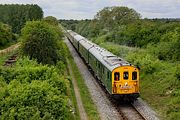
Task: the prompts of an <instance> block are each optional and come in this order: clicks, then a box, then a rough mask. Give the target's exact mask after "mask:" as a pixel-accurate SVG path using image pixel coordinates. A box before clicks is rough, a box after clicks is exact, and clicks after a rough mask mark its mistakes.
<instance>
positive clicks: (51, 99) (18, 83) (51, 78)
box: [0, 57, 72, 120]
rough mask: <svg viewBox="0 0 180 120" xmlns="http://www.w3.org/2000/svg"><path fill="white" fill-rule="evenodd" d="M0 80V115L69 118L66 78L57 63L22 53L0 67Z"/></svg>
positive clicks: (6, 116)
mask: <svg viewBox="0 0 180 120" xmlns="http://www.w3.org/2000/svg"><path fill="white" fill-rule="evenodd" d="M0 83H1V84H0V119H2V120H4V119H43V120H49V119H72V118H71V117H72V114H71V112H70V109H71V108H70V105H68V96H67V86H68V84H69V81H68V80H67V79H65V78H64V77H63V76H62V73H59V70H58V69H57V67H54V66H51V67H49V66H47V65H42V64H38V63H37V62H36V61H35V60H29V58H28V57H23V58H20V59H19V60H18V61H17V63H16V65H15V66H14V67H12V68H2V67H1V68H0Z"/></svg>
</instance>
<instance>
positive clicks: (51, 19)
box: [43, 16, 59, 26]
mask: <svg viewBox="0 0 180 120" xmlns="http://www.w3.org/2000/svg"><path fill="white" fill-rule="evenodd" d="M43 20H44V21H46V22H47V23H49V24H51V25H54V26H58V25H59V22H58V20H57V19H56V18H55V17H53V16H47V17H45V18H43Z"/></svg>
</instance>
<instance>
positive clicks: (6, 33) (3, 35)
mask: <svg viewBox="0 0 180 120" xmlns="http://www.w3.org/2000/svg"><path fill="white" fill-rule="evenodd" d="M12 36H13V34H12V31H11V28H10V27H9V26H8V25H7V24H3V23H1V22H0V47H3V46H5V45H6V44H8V43H9V42H10V41H12Z"/></svg>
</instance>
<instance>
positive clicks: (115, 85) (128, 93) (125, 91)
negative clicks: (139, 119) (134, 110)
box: [112, 66, 139, 100]
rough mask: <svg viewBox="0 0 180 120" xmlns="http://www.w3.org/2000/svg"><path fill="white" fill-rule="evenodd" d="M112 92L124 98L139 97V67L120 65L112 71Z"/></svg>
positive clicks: (132, 98)
mask: <svg viewBox="0 0 180 120" xmlns="http://www.w3.org/2000/svg"><path fill="white" fill-rule="evenodd" d="M112 94H113V95H114V96H116V97H120V98H122V99H124V100H134V99H136V98H137V97H139V69H138V68H136V67H134V66H120V67H117V68H115V69H114V70H113V71H112Z"/></svg>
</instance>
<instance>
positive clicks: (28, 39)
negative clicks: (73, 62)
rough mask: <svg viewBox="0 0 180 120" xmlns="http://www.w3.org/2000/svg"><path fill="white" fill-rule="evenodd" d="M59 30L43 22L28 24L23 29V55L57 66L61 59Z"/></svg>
mask: <svg viewBox="0 0 180 120" xmlns="http://www.w3.org/2000/svg"><path fill="white" fill-rule="evenodd" d="M60 39H61V38H60V37H59V35H58V33H57V30H55V29H54V27H52V26H51V25H49V24H48V23H46V22H43V21H32V22H27V24H26V25H25V27H24V28H23V29H22V53H23V54H24V55H27V56H29V57H30V59H32V58H35V59H37V61H38V62H39V63H43V64H55V63H56V62H57V60H58V59H59V55H58V45H57V41H58V40H60Z"/></svg>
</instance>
